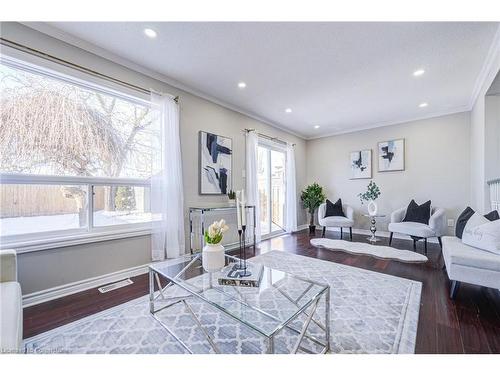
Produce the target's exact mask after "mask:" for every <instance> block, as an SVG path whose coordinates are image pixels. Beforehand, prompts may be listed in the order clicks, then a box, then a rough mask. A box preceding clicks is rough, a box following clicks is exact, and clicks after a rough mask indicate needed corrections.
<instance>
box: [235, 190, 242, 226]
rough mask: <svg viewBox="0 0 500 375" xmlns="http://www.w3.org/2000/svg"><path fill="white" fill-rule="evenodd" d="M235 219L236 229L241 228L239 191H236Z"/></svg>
mask: <svg viewBox="0 0 500 375" xmlns="http://www.w3.org/2000/svg"><path fill="white" fill-rule="evenodd" d="M236 219H237V220H238V230H241V207H240V192H239V191H237V192H236Z"/></svg>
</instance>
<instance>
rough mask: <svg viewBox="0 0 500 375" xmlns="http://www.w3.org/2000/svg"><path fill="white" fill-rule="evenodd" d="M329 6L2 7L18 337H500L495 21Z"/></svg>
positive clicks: (220, 346) (5, 233)
mask: <svg viewBox="0 0 500 375" xmlns="http://www.w3.org/2000/svg"><path fill="white" fill-rule="evenodd" d="M320 13H321V12H320ZM318 17H319V19H317V20H316V22H306V21H311V19H304V20H302V19H300V18H299V19H297V18H294V19H293V21H295V22H271V21H268V20H262V19H259V18H258V17H256V18H255V19H252V21H262V22H236V21H235V20H236V19H238V18H234V16H229V17H228V19H225V20H224V21H226V22H213V21H215V19H208V18H205V19H197V21H201V22H188V21H182V22H173V21H174V20H161V21H158V20H157V21H154V22H152V21H147V19H146V20H145V19H140V20H135V19H133V18H129V17H124V18H122V19H117V20H114V21H119V22H111V21H102V20H99V21H97V20H94V19H93V18H92V17H87V18H84V19H82V20H80V21H76V20H74V19H73V18H72V17H68V16H67V15H64V14H62V15H61V16H60V17H58V18H57V20H55V19H53V18H51V16H50V15H49V16H48V18H47V19H44V18H43V17H40V18H33V19H36V20H37V21H36V22H34V21H31V22H27V21H22V22H21V21H13V20H15V19H17V20H21V19H26V18H24V17H22V16H18V17H17V18H16V17H11V18H10V20H9V21H7V20H6V21H4V20H2V22H1V23H0V34H1V39H0V41H1V44H0V57H1V62H0V78H1V79H0V92H1V97H0V99H1V102H2V109H1V129H0V144H1V149H2V155H1V158H0V182H1V184H0V266H1V275H0V276H1V283H0V285H1V288H2V289H1V292H2V293H1V295H0V297H1V310H0V311H1V326H0V327H1V332H0V333H1V336H0V337H1V339H0V344H1V352H2V353H3V355H2V358H7V357H15V358H19V357H20V356H23V355H24V357H31V358H33V357H36V356H34V355H29V356H26V355H25V354H56V353H68V354H113V353H121V354H131V355H133V354H177V355H178V356H177V357H188V356H181V355H182V354H188V353H191V354H215V353H217V354H266V356H265V357H271V358H273V357H279V356H269V354H290V353H302V354H306V353H307V354H312V353H322V354H325V353H328V354H499V353H500V220H499V212H500V22H498V20H495V19H493V20H492V19H491V17H489V16H487V17H486V19H484V18H481V17H478V19H475V18H472V16H471V18H464V17H463V16H462V17H458V18H454V19H448V18H446V17H443V16H441V18H439V21H436V20H433V22H423V21H422V19H424V21H426V20H425V18H423V17H420V18H419V19H417V20H410V21H408V20H407V19H406V18H405V17H403V16H401V17H400V18H398V19H396V21H399V22H382V20H379V19H375V20H371V21H377V22H361V21H357V20H354V19H350V20H349V21H350V22H339V21H341V20H331V21H328V22H320V21H324V20H323V19H321V15H319V16H318ZM181 18H182V17H181ZM202 18H203V16H202ZM396 18H397V17H396ZM42 19H44V20H43V21H40V20H42ZM69 19H71V20H72V21H71V22H69V21H68V20H69ZM125 19H126V21H125ZM149 19H155V17H152V18H151V17H150V18H149ZM183 19H186V18H183ZM382 19H384V17H382ZM89 20H92V22H89ZM216 20H217V21H220V20H219V19H216ZM75 21H76V22H75ZM264 21H265V22H264ZM272 21H277V20H276V19H274V18H273V20H272ZM283 21H290V19H288V20H283ZM403 21H404V22H403ZM448 21H452V22H448ZM9 354H10V355H9ZM14 354H17V355H15V356H14ZM51 357H57V356H51ZM160 357H161V356H160ZM205 357H208V356H205ZM210 357H212V356H210ZM233 357H238V356H233ZM282 357H283V356H282ZM287 357H288V356H287ZM353 357H357V356H356V355H354V356H353ZM492 357H496V356H492ZM169 358H170V357H169ZM259 358H262V357H259ZM363 358H365V357H363ZM200 363H201V362H200ZM2 367H3V365H2Z"/></svg>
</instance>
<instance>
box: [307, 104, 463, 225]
mask: <svg viewBox="0 0 500 375" xmlns="http://www.w3.org/2000/svg"><path fill="white" fill-rule="evenodd" d="M469 122H470V118H469V113H468V112H464V113H458V114H453V115H448V116H442V117H436V118H432V119H427V120H421V121H413V122H408V123H404V124H399V125H392V126H386V127H382V128H377V129H371V130H364V131H359V132H355V133H349V134H343V135H338V136H333V137H328V138H321V139H315V140H310V141H308V142H307V181H308V183H312V182H318V183H319V184H321V185H322V186H324V187H325V188H326V193H327V196H328V197H329V198H330V200H332V201H333V200H336V199H338V198H342V201H343V202H345V203H349V204H351V205H352V206H354V210H355V227H356V228H362V229H368V228H369V225H368V220H367V219H366V218H365V217H363V216H362V214H363V213H366V205H363V206H362V205H361V204H360V201H359V198H358V197H357V194H358V193H360V192H364V191H365V190H366V186H367V185H368V183H369V181H370V180H369V179H363V180H350V165H349V153H350V152H351V151H356V150H364V149H372V152H373V175H372V176H373V181H375V182H376V183H377V185H379V186H380V189H381V192H382V194H381V196H380V198H379V199H378V201H377V202H378V206H379V212H380V213H381V214H387V215H390V213H391V212H392V211H393V210H395V209H397V208H400V207H403V206H406V205H408V203H409V202H410V200H411V199H413V198H414V199H415V200H416V201H417V203H423V202H424V201H426V200H428V199H430V200H432V204H433V206H438V207H443V208H446V210H447V216H448V217H449V218H455V219H456V218H457V217H458V215H459V214H460V212H461V211H462V210H463V209H464V208H465V207H466V206H467V205H469V204H470V185H469V181H470V164H469V157H470V143H469ZM398 138H404V139H405V143H406V161H405V164H406V166H405V170H404V171H401V172H378V171H377V143H378V142H379V141H386V140H391V139H398ZM388 221H389V218H386V220H385V221H384V220H380V221H379V226H378V228H379V229H380V230H387V223H388ZM452 229H453V228H450V233H452Z"/></svg>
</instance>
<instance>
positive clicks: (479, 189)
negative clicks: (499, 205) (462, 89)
mask: <svg viewBox="0 0 500 375" xmlns="http://www.w3.org/2000/svg"><path fill="white" fill-rule="evenodd" d="M470 143H471V159H470V168H471V175H470V184H471V206H472V208H474V209H475V210H477V211H485V210H486V200H487V190H486V177H485V147H486V146H485V143H486V139H485V122H484V95H483V96H480V97H478V99H477V101H476V103H475V104H474V107H473V108H472V111H471V128H470Z"/></svg>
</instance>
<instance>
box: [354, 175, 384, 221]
mask: <svg viewBox="0 0 500 375" xmlns="http://www.w3.org/2000/svg"><path fill="white" fill-rule="evenodd" d="M380 194H381V192H380V188H379V187H378V186H377V184H376V183H375V182H373V181H370V183H369V184H368V186H367V187H366V191H365V192H364V193H359V194H358V197H359V199H360V201H361V204H363V201H367V202H368V207H367V208H368V214H369V215H370V216H375V215H376V214H377V211H378V207H377V203H375V200H376V199H377V198H378V197H379V196H380Z"/></svg>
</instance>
